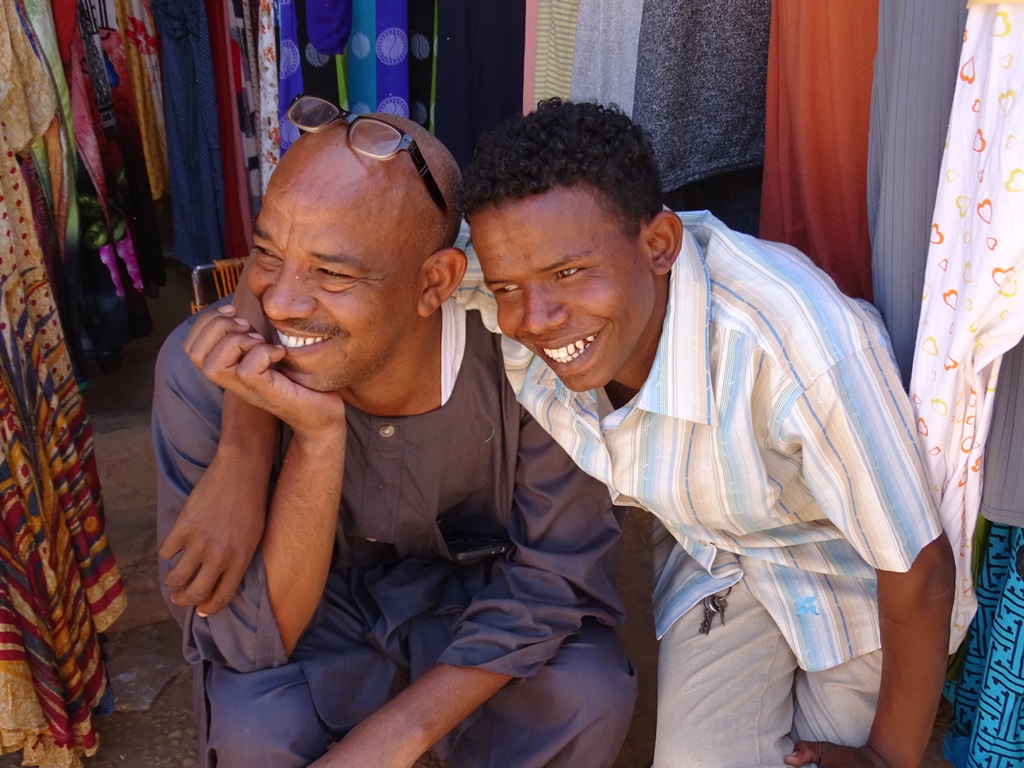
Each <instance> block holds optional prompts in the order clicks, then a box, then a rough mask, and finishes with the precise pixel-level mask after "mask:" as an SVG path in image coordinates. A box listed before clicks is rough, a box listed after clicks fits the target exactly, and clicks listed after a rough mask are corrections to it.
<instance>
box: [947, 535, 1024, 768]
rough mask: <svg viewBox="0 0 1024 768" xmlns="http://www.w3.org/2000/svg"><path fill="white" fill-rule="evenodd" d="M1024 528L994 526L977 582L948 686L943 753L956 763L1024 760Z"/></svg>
mask: <svg viewBox="0 0 1024 768" xmlns="http://www.w3.org/2000/svg"><path fill="white" fill-rule="evenodd" d="M1022 549H1024V529H1021V528H1019V527H1014V526H1009V525H1002V524H993V525H992V527H991V531H990V533H989V535H988V540H987V547H986V551H985V557H984V562H983V565H982V568H981V576H980V579H979V582H978V589H977V596H978V614H977V616H976V617H975V620H974V622H973V624H972V625H971V632H970V635H969V636H968V637H967V640H966V641H965V645H966V647H967V654H966V657H967V659H966V662H965V663H964V668H963V672H962V673H961V675H960V678H959V680H958V681H957V684H956V685H955V686H954V687H947V692H949V691H950V690H952V702H953V714H952V719H951V721H950V724H949V730H948V731H947V733H946V739H945V742H944V744H943V753H944V755H945V757H946V759H947V760H949V761H951V762H952V763H953V765H954V766H956V768H1019V766H1020V765H1022V764H1024V695H1022V694H1021V688H1020V681H1021V680H1022V679H1024V654H1022V653H1021V642H1022V641H1021V631H1020V624H1021V618H1020V617H1021V616H1022V615H1024V574H1022V573H1021V572H1020V570H1019V567H1018V566H1017V563H1019V562H1021V561H1022V560H1024V556H1022V554H1021V550H1022Z"/></svg>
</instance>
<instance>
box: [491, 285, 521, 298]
mask: <svg viewBox="0 0 1024 768" xmlns="http://www.w3.org/2000/svg"><path fill="white" fill-rule="evenodd" d="M518 290H519V286H518V285H516V284H515V283H509V284H508V285H503V286H501V287H500V288H495V289H494V294H495V295H498V294H500V293H512V292H513V291H518Z"/></svg>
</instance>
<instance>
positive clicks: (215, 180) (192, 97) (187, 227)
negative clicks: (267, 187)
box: [150, 0, 226, 267]
mask: <svg viewBox="0 0 1024 768" xmlns="http://www.w3.org/2000/svg"><path fill="white" fill-rule="evenodd" d="M150 10H151V11H152V13H153V20H154V21H155V22H156V28H157V31H158V32H159V33H160V38H161V45H162V51H163V71H162V74H163V78H164V83H163V85H164V98H165V104H164V106H165V109H166V112H165V119H166V121H167V160H168V165H169V167H170V172H171V210H172V214H173V222H174V257H175V258H176V259H178V260H179V261H181V262H183V263H185V264H186V265H188V266H190V267H191V266H195V265H197V264H208V263H210V262H212V261H213V260H214V259H221V258H223V257H224V255H225V252H226V251H225V236H224V186H223V181H222V175H223V168H222V166H221V149H220V138H219V136H218V130H219V128H218V126H219V118H218V116H217V97H216V93H215V90H214V73H213V62H212V59H211V54H210V33H209V27H208V25H207V22H206V9H205V8H204V6H203V2H202V0H150ZM182 83H188V84H189V87H187V88H183V87H181V84H182Z"/></svg>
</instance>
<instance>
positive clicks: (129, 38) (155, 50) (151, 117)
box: [114, 0, 170, 200]
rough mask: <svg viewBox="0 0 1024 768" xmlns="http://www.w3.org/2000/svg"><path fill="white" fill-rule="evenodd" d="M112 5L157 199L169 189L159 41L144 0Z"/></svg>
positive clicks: (152, 191)
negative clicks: (120, 32) (121, 38)
mask: <svg viewBox="0 0 1024 768" xmlns="http://www.w3.org/2000/svg"><path fill="white" fill-rule="evenodd" d="M114 6H115V8H116V10H117V24H118V27H120V29H121V31H122V34H123V43H124V58H125V61H126V62H127V64H128V74H129V76H130V77H131V83H132V91H133V92H134V94H135V104H136V106H137V109H138V123H139V132H140V133H141V136H142V148H143V150H144V152H145V157H146V171H147V174H148V176H149V188H150V192H151V193H152V195H153V199H154V200H159V199H160V198H162V197H164V196H165V195H167V193H168V192H169V191H170V181H169V179H168V175H167V173H168V171H167V139H166V128H165V124H164V95H163V87H162V85H161V83H160V43H159V40H158V39H157V37H156V27H155V25H154V24H153V16H152V14H150V12H149V8H148V6H147V4H146V3H145V2H144V0H114Z"/></svg>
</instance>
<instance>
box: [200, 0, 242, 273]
mask: <svg viewBox="0 0 1024 768" xmlns="http://www.w3.org/2000/svg"><path fill="white" fill-rule="evenodd" d="M204 3H205V5H206V21H207V23H208V24H209V33H210V58H211V61H212V62H213V83H214V91H215V92H216V98H217V118H218V119H217V126H218V133H217V138H218V143H219V145H220V164H221V179H222V180H223V184H224V246H225V251H224V258H237V257H239V256H247V255H248V254H249V251H250V250H251V248H252V217H253V214H252V208H251V205H250V201H249V193H248V180H247V178H246V173H245V157H244V154H245V149H244V147H243V146H242V142H243V139H244V136H243V134H242V123H241V120H240V119H239V111H240V110H241V108H242V105H241V103H240V101H241V98H240V91H241V81H240V78H239V73H238V71H237V70H236V65H238V64H239V63H240V62H239V61H238V60H237V58H236V57H235V52H234V51H233V50H232V41H231V34H230V32H229V23H230V21H229V16H230V15H231V10H230V9H229V7H228V5H229V4H228V3H225V2H222V0H204Z"/></svg>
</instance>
